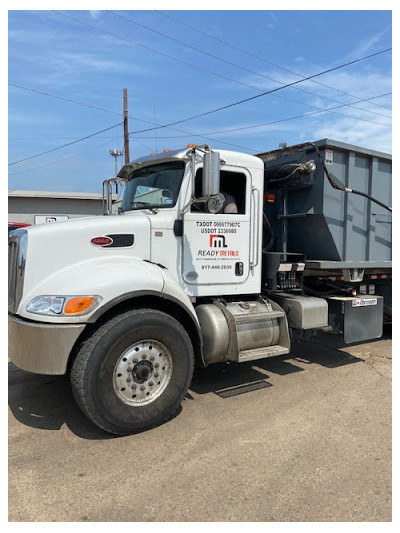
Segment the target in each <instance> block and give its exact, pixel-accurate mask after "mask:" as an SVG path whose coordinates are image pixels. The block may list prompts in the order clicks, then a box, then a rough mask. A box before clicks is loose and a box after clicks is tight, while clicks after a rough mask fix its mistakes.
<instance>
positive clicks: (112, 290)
mask: <svg viewBox="0 0 400 533" xmlns="http://www.w3.org/2000/svg"><path fill="white" fill-rule="evenodd" d="M317 144H318V143H307V144H305V145H301V146H298V147H291V148H292V149H291V150H289V149H286V148H285V149H282V150H280V151H278V152H279V153H278V152H271V153H268V154H259V156H251V155H247V154H242V153H236V152H230V151H223V150H212V149H211V148H210V147H209V146H207V145H204V146H194V145H189V146H188V147H187V148H185V149H183V150H178V151H165V152H162V153H160V154H154V155H151V156H149V157H143V158H140V159H137V160H136V161H133V162H132V163H129V164H126V165H125V166H123V167H122V169H121V171H120V172H119V175H118V180H124V182H125V183H126V186H125V193H124V196H123V199H122V202H121V205H120V207H119V213H118V214H113V215H105V216H97V217H93V218H82V219H74V220H68V221H66V222H59V223H57V224H43V225H40V226H32V227H29V228H25V229H18V230H15V231H13V232H11V233H10V236H9V301H8V304H9V355H10V358H11V360H12V361H13V362H14V363H15V365H17V366H18V367H19V368H21V369H23V370H26V371H29V372H34V373H39V374H53V375H60V374H66V373H70V377H71V384H72V390H73V394H74V397H75V399H76V401H77V403H78V405H79V406H80V408H81V409H82V411H83V412H84V413H85V415H86V416H87V417H88V418H89V419H90V420H91V421H92V422H93V423H94V424H96V425H97V426H99V427H100V428H102V429H103V430H105V431H107V432H109V433H112V434H116V435H124V434H129V433H133V432H136V431H140V430H143V429H147V428H151V427H154V426H156V425H158V424H160V423H162V422H164V421H166V420H168V418H170V417H171V415H173V413H174V412H175V411H176V410H177V409H178V408H179V406H180V404H181V402H182V400H183V398H184V397H185V394H186V392H187V390H188V387H189V386H190V383H191V379H192V374H193V369H194V366H195V365H199V366H203V367H204V366H207V365H210V364H212V363H218V362H219V363H220V362H228V361H229V362H233V363H241V362H247V361H253V360H256V359H260V358H265V357H271V356H281V355H284V354H288V353H289V351H290V342H291V341H292V342H293V341H301V340H302V339H303V338H307V339H310V338H312V337H313V336H314V335H315V334H316V333H317V332H318V330H323V331H326V332H331V333H337V334H341V335H343V336H344V337H345V340H346V342H358V341H360V340H361V341H362V340H366V339H371V338H377V337H379V336H380V335H381V333H382V323H383V316H384V300H385V303H386V299H385V298H386V296H385V295H384V294H383V292H382V293H381V294H380V293H379V287H378V285H379V284H378V279H379V280H386V282H387V283H390V282H391V257H387V256H385V254H386V253H387V248H388V247H389V248H391V237H390V232H389V234H388V235H386V234H385V235H383V236H382V235H381V234H380V233H379V232H380V231H383V230H382V229H381V228H380V227H378V222H376V223H375V227H374V228H372V227H371V224H370V223H369V221H368V231H369V236H368V239H369V241H368V243H369V244H368V254H369V255H368V256H366V257H363V258H361V259H360V258H356V259H352V258H350V259H349V258H347V259H346V260H343V257H341V256H340V253H339V252H338V253H339V255H338V256H337V257H336V256H335V253H336V252H335V250H334V249H333V248H334V245H335V243H336V241H337V237H335V235H334V232H333V230H332V231H331V230H330V227H332V228H333V229H335V228H337V227H340V224H342V223H344V222H343V221H345V222H346V220H347V219H346V217H347V216H349V215H350V211H351V204H349V201H348V200H347V199H346V197H347V196H349V195H350V192H356V193H357V191H351V190H350V189H349V187H348V186H347V190H346V191H345V190H343V187H341V185H338V181H334V182H333V176H332V174H330V173H329V171H327V165H328V164H329V160H327V157H328V156H329V157H331V153H330V152H329V153H328V150H332V147H330V148H329V147H328V145H327V143H326V142H325V144H322V145H321V144H320V147H321V148H320V149H317V148H316V145H317ZM341 149H342V151H343V150H344V151H346V150H347V151H349V150H348V148H343V146H342V148H341ZM333 150H335V149H333ZM337 152H338V153H339V152H340V149H339V148H338V149H337ZM285 154H286V155H287V158H285V157H283V156H284V155H285ZM293 154H297V156H298V155H299V154H300V158H299V157H297V156H296V157H297V159H296V160H293ZM310 154H311V156H310ZM386 156H387V154H386V155H385V154H378V155H377V154H375V155H374V154H372V155H371V154H367V155H366V157H369V158H370V159H371V158H372V159H371V161H372V160H373V158H375V160H376V161H377V162H378V163H379V162H381V163H382V164H383V163H385V164H386V163H387V157H386ZM359 157H361V156H360V155H359ZM385 157H386V159H385ZM280 159H281V160H282V161H281V162H280ZM333 159H334V154H333ZM378 163H376V164H378ZM270 165H272V167H271V168H272V169H271V170H269V166H270ZM321 166H322V167H321ZM321 168H324V169H325V171H326V172H328V175H324V171H322V174H321V172H320V173H318V172H319V170H320V169H321ZM277 169H278V170H279V172H278V170H277ZM368 172H369V171H368ZM371 176H372V174H371ZM330 180H332V182H333V183H329V181H330ZM332 184H333V186H332ZM386 186H389V185H388V184H386V185H385V187H386ZM345 188H346V187H345ZM367 188H368V187H367ZM378 188H379V187H378ZM383 189H384V188H383V187H382V186H381V187H380V190H381V191H382V190H383ZM296 194H300V197H299V198H297V199H296V200H293V199H292V197H293V195H296ZM379 194H380V193H379ZM379 194H378V196H379ZM307 195H308V196H307ZM310 195H311V196H310ZM312 195H314V196H315V195H316V196H315V198H312ZM361 195H362V196H364V197H363V198H362V197H361V200H362V201H363V202H366V203H365V206H366V210H367V211H366V212H368V213H369V218H371V217H372V214H373V212H374V211H373V210H371V205H372V204H373V205H374V206H377V209H378V211H379V213H380V215H379V216H378V217H375V218H377V219H379V220H380V219H382V220H384V221H385V222H386V223H387V222H388V221H389V218H390V217H388V216H387V214H388V213H390V208H389V207H388V206H387V205H385V202H384V201H382V199H381V200H379V201H377V200H376V199H374V198H371V187H369V189H368V191H367V193H361ZM108 197H110V196H109V195H108ZM293 198H294V197H293ZM326 198H330V202H333V205H334V206H336V207H332V213H330V214H329V213H328V215H329V216H328V215H327V214H326V213H325V211H324V209H325V208H324V203H323V201H322V200H323V199H325V200H326ZM357 199H359V197H357ZM310 202H312V204H311V203H310ZM343 202H347V204H346V206H347V207H346V209H347V211H346V213H345V215H344V214H343V210H342V211H341V210H340V209H338V206H339V205H342V204H343ZM291 209H294V211H293V210H292V211H291ZM357 209H358V207H357ZM378 211H377V212H378ZM310 217H311V218H310ZM312 217H315V219H314V223H312ZM335 217H336V218H335ZM385 217H386V218H385ZM309 219H310V220H309ZM334 219H335V220H336V222H335V220H334ZM304 223H307V227H306V226H303V228H304V229H303V230H302V229H301V228H302V224H304ZM335 224H336V226H335ZM338 225H339V226H338ZM388 227H389V225H388V224H386V225H385V228H384V231H387V228H388ZM296 228H297V229H296ZM299 228H300V229H299ZM362 231H364V230H363V229H361V233H362ZM296 232H297V233H299V232H300V233H301V235H300V237H301V238H300V237H299V239H298V240H297V241H296ZM319 232H320V233H319ZM313 233H314V238H315V242H314V244H313V246H311V243H312V242H313ZM350 234H351V235H352V238H354V235H356V237H355V238H357V235H359V234H360V232H359V233H358V234H357V228H356V232H355V233H354V231H351V232H350V231H348V233H347V237H346V238H347V244H349V242H348V241H349V239H350ZM332 235H333V237H332ZM342 236H343V235H342ZM376 236H378V240H377V241H375V240H374V238H375V237H376ZM327 237H329V238H330V239H331V241H329V242H327V240H326V239H327ZM389 241H390V242H389ZM374 243H375V244H376V246H378V248H377V249H376V250H375V252H376V254H378V255H379V254H381V255H382V260H381V259H379V257H374V256H373V253H375V252H374V248H373V246H374V245H375V244H374ZM382 243H383V244H382ZM388 243H389V244H388ZM288 244H290V248H288ZM318 246H321V247H323V250H322V249H321V256H320V257H318V249H317V250H315V248H318ZM379 246H381V247H382V246H383V247H384V248H385V250H383V248H382V249H379ZM311 248H312V254H314V257H312V258H311V259H310V260H309V259H308V258H307V252H308V251H309V250H310V249H311ZM322 252H323V253H322ZM327 253H328V256H329V253H332V254H333V255H332V257H327V255H326V254H327ZM312 254H311V255H312ZM315 254H316V256H315ZM370 276H375V277H370ZM382 276H383V278H382ZM385 291H386V293H387V294H389V293H390V287H389V289H388V287H387V286H385ZM386 315H387V313H386ZM386 315H385V316H386Z"/></svg>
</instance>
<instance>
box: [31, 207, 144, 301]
mask: <svg viewBox="0 0 400 533" xmlns="http://www.w3.org/2000/svg"><path fill="white" fill-rule="evenodd" d="M27 233H28V247H27V255H26V265H25V267H26V268H25V280H24V292H26V291H27V292H30V290H31V289H33V288H34V287H36V286H38V285H41V284H42V283H43V281H44V280H46V279H47V280H50V278H52V277H53V276H55V275H57V274H59V273H60V272H61V271H63V270H66V271H67V270H69V269H70V268H71V267H72V266H74V267H75V270H76V267H79V265H80V264H81V265H82V270H85V269H84V266H83V265H84V263H87V262H91V263H93V262H98V265H99V266H98V268H99V269H101V268H102V263H103V264H104V265H105V264H107V265H110V264H111V263H113V264H115V265H116V267H117V265H118V261H122V262H126V260H128V259H135V258H136V259H139V260H150V259H151V258H150V220H149V218H148V217H147V216H145V215H143V214H142V213H140V214H139V213H138V214H137V215H134V216H99V217H93V218H91V217H90V218H89V217H88V218H79V219H73V220H68V221H66V222H55V223H51V224H41V225H37V226H32V227H30V228H27ZM62 292H63V287H59V293H62Z"/></svg>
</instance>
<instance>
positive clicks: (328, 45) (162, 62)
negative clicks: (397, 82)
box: [8, 8, 392, 192]
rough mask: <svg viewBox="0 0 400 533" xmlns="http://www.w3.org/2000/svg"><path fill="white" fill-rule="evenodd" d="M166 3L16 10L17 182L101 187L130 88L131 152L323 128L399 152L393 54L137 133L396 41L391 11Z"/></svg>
mask: <svg viewBox="0 0 400 533" xmlns="http://www.w3.org/2000/svg"><path fill="white" fill-rule="evenodd" d="M159 9H160V11H161V13H163V14H164V15H162V14H160V13H158V12H156V11H153V10H148V11H128V10H115V11H114V13H116V14H117V15H119V16H116V15H115V14H113V13H109V12H107V11H78V10H70V11H64V10H59V12H60V13H63V14H65V15H68V16H69V17H73V18H75V19H79V20H80V21H82V22H83V23H81V22H77V21H74V20H71V19H70V18H66V17H65V16H62V15H60V14H57V13H55V12H52V11H50V10H40V11H39V10H37V11H27V10H26V11H25V10H20V11H9V17H8V22H9V27H8V30H9V31H8V64H9V76H8V82H9V94H8V112H9V114H8V121H9V131H8V135H9V156H8V157H9V167H8V170H9V179H8V186H9V189H26V190H53V191H82V192H89V191H93V192H101V188H102V182H103V180H104V179H106V178H109V177H111V176H112V175H113V174H114V159H113V158H112V157H111V156H110V154H109V150H110V149H114V148H117V149H119V150H121V149H123V128H122V95H123V88H124V87H126V88H127V90H128V110H129V131H130V132H131V135H130V155H131V159H135V158H137V157H140V156H142V155H148V154H150V153H151V152H153V151H162V150H163V149H165V148H171V149H175V148H181V147H184V146H186V145H187V144H188V143H192V142H194V143H197V144H204V143H209V144H210V145H211V146H212V147H214V148H221V149H232V150H238V151H243V152H246V153H250V154H251V153H257V152H261V151H267V150H272V149H275V148H277V147H278V146H279V143H280V142H287V143H288V144H295V143H299V142H305V141H310V140H318V139H322V138H325V137H329V138H331V139H335V140H339V141H343V142H349V143H353V144H357V145H359V146H364V147H368V148H372V149H375V150H380V151H383V152H389V153H391V151H392V149H391V142H392V139H391V94H388V93H391V91H392V87H391V86H392V75H391V64H392V55H391V52H386V53H384V54H380V55H377V56H376V57H373V58H371V59H368V60H365V61H362V62H359V63H356V64H354V65H351V66H348V67H345V68H342V69H340V70H336V71H334V72H331V73H329V74H325V75H323V76H320V77H318V78H315V79H314V80H313V81H311V80H309V81H305V82H303V83H300V84H297V85H296V86H293V87H290V88H286V89H282V90H280V91H278V92H275V93H272V94H270V95H265V96H262V97H260V98H256V99H253V100H251V101H249V102H246V103H243V104H241V105H237V106H233V107H230V108H228V109H225V110H223V111H220V112H217V113H212V114H209V115H207V116H204V117H202V118H197V119H194V120H190V121H186V122H183V123H182V124H179V125H176V126H174V127H173V128H162V129H158V130H153V131H148V132H142V133H140V130H143V129H149V128H152V127H155V124H158V125H163V124H169V123H171V122H175V121H179V120H183V119H185V118H188V117H191V116H193V115H197V114H200V113H203V112H207V111H210V110H213V109H216V108H219V107H223V106H226V105H229V104H231V103H233V102H237V101H240V100H243V99H247V98H250V97H252V96H255V95H257V94H260V93H261V92H263V91H268V90H270V89H274V88H276V87H279V86H280V85H282V84H287V83H290V82H293V81H296V80H299V79H300V77H301V76H303V77H307V76H310V75H313V74H316V73H318V72H322V71H324V70H327V69H329V68H332V67H335V66H338V65H340V64H343V63H346V62H349V61H352V60H354V59H357V58H360V57H363V56H366V55H368V54H372V53H374V52H378V51H381V50H384V49H386V48H389V47H391V42H392V31H391V27H392V20H391V12H390V11H388V10H387V11H361V10H357V11H329V10H328V11H312V10H304V11H293V10H285V11H261V10H249V11H228V10H217V11H207V10H204V11H196V10H193V11H183V10H175V11H168V10H166V9H161V8H159ZM165 15H169V17H173V18H174V19H176V20H173V19H171V18H168V17H167V16H165ZM121 17H124V18H121ZM126 19H130V20H126ZM182 23H184V24H185V25H184V24H182ZM144 26H145V27H144ZM189 26H192V27H196V28H197V29H198V30H200V31H201V32H199V31H195V30H193V29H192V28H190V27H189ZM161 34H163V35H161ZM206 34H208V35H206ZM166 36H168V37H170V38H167V37H166ZM210 36H212V37H210ZM173 39H175V40H173ZM177 41H179V42H177ZM221 41H224V42H221ZM228 45H230V46H228ZM195 49H196V50H195ZM202 52H203V53H202ZM316 81H318V82H320V83H323V84H324V85H320V84H319V83H315V82H316ZM16 86H18V87H16ZM327 86H329V87H327ZM34 91H37V92H34ZM305 91H307V92H305ZM43 93H46V94H43ZM344 93H347V94H344ZM383 95H385V96H383ZM377 96H379V98H374V99H373V100H371V101H363V102H359V103H354V107H353V106H352V107H349V106H344V107H338V106H340V105H341V104H348V103H352V102H357V101H358V100H365V99H368V98H372V97H377ZM332 107H336V108H337V109H335V110H332V111H329V112H318V111H323V110H325V109H327V108H332ZM316 112H318V113H316ZM310 113H312V114H311V115H310ZM294 117H297V118H294ZM113 126H115V127H114V128H112V127H113ZM108 128H112V129H109V130H108V131H104V132H103V133H99V134H98V135H94V136H92V134H94V133H96V132H99V131H102V130H106V129H108ZM177 130H178V131H177ZM199 134H202V135H203V136H201V135H199ZM89 136H90V137H89ZM84 137H89V138H87V139H86V140H82V141H80V139H82V138H84ZM75 141H79V142H75ZM70 143H73V144H70ZM66 144H68V145H67V146H64V147H63V148H59V147H61V146H63V145H66ZM49 151H50V152H49ZM43 152H49V153H46V154H43V155H38V154H42V153H43ZM33 156H35V157H33ZM28 158H29V159H28ZM24 159H26V160H25V161H23V160H24ZM122 162H123V161H122V159H120V160H119V166H120V165H121V164H122Z"/></svg>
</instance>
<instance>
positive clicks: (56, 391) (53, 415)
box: [8, 363, 113, 440]
mask: <svg viewBox="0 0 400 533" xmlns="http://www.w3.org/2000/svg"><path fill="white" fill-rule="evenodd" d="M8 403H9V407H10V409H11V412H12V414H13V415H14V417H15V418H16V420H18V421H19V422H21V423H22V424H25V425H26V426H30V427H33V428H36V429H43V430H48V431H51V430H53V431H54V430H60V429H61V427H62V426H63V425H64V424H66V425H67V426H68V428H69V429H70V430H71V431H72V432H73V433H74V434H75V435H77V436H79V437H82V438H85V439H93V440H96V439H108V438H113V436H112V435H109V434H107V433H106V432H104V431H102V430H101V429H99V428H97V427H96V426H94V425H93V424H91V423H90V422H89V421H88V420H87V419H86V417H85V416H84V415H83V413H82V412H81V411H80V409H79V407H78V406H77V405H76V403H75V401H74V398H73V394H72V390H71V386H70V383H69V379H68V377H66V376H45V375H40V374H31V373H29V372H24V371H23V370H20V369H19V368H17V367H16V366H15V365H14V364H13V363H8Z"/></svg>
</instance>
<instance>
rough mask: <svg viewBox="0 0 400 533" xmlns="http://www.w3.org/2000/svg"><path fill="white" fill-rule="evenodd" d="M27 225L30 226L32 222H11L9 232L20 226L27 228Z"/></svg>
mask: <svg viewBox="0 0 400 533" xmlns="http://www.w3.org/2000/svg"><path fill="white" fill-rule="evenodd" d="M26 226H30V224H25V222H9V223H8V233H10V231H12V230H14V229H18V228H26Z"/></svg>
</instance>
